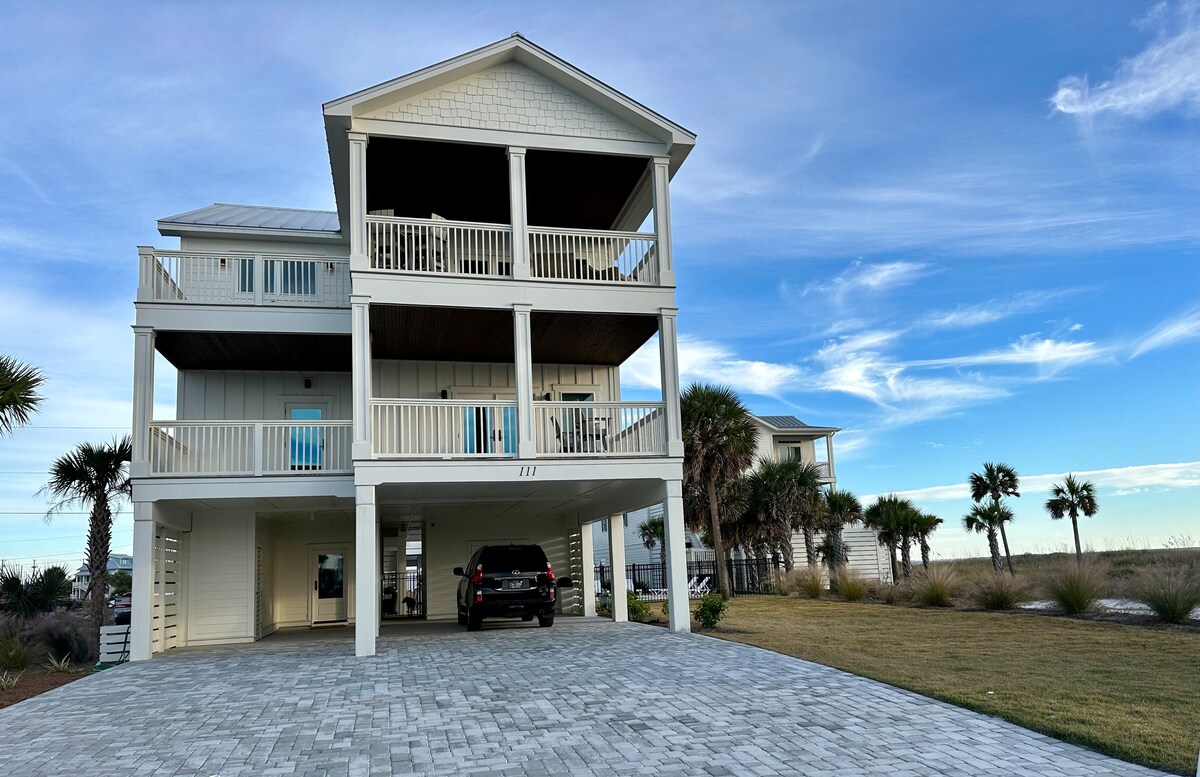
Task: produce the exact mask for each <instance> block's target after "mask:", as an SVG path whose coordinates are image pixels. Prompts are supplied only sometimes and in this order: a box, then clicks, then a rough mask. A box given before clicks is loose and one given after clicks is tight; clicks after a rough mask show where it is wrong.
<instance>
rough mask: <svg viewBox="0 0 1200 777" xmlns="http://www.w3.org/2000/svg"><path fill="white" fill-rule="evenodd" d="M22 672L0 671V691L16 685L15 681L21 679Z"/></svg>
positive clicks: (9, 689)
mask: <svg viewBox="0 0 1200 777" xmlns="http://www.w3.org/2000/svg"><path fill="white" fill-rule="evenodd" d="M23 674H25V673H24V672H17V673H16V674H12V673H9V672H0V692H5V691H11V690H12V689H13V688H16V687H17V682H18V681H19V680H20V679H21V675H23Z"/></svg>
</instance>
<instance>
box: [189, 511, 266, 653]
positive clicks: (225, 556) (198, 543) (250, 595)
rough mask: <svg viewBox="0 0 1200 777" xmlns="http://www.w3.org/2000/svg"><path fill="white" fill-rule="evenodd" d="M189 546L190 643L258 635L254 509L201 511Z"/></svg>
mask: <svg viewBox="0 0 1200 777" xmlns="http://www.w3.org/2000/svg"><path fill="white" fill-rule="evenodd" d="M188 545H189V555H190V557H189V559H188V586H187V592H186V596H187V597H188V603H187V618H188V628H187V641H188V644H189V645H206V644H219V643H223V642H249V641H251V640H253V639H254V612H253V609H252V607H253V601H254V577H253V573H254V514H253V513H250V512H212V513H204V514H203V515H197V516H195V518H194V519H193V522H192V531H191V535H190V536H189V537H188Z"/></svg>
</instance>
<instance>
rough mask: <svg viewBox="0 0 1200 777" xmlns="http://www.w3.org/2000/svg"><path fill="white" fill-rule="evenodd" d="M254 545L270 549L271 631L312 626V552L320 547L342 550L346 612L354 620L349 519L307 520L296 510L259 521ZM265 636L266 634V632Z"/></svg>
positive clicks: (325, 516) (319, 518) (351, 525)
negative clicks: (258, 530) (278, 516)
mask: <svg viewBox="0 0 1200 777" xmlns="http://www.w3.org/2000/svg"><path fill="white" fill-rule="evenodd" d="M261 525H262V526H263V529H262V531H261V532H260V533H259V536H258V538H257V539H258V543H259V544H260V545H262V546H263V547H264V548H269V549H270V551H269V552H270V556H271V588H272V602H271V609H272V611H273V616H274V623H273V624H272V626H273V627H274V628H285V627H288V626H307V625H309V624H310V623H312V614H311V612H310V608H311V605H312V584H313V579H314V575H315V570H314V569H313V567H312V563H313V562H312V550H313V549H314V548H324V547H344V548H345V549H346V608H347V609H346V612H347V616H348V617H349V619H350V620H351V621H353V620H354V612H355V610H354V593H355V591H354V582H355V581H354V558H355V556H354V521H353V520H352V519H351V518H350V516H348V515H347V516H332V517H331V516H327V515H320V514H317V515H315V516H313V517H312V518H311V519H310V518H308V517H307V516H305V515H304V514H303V513H302V512H300V511H297V513H296V517H288V518H282V519H274V520H271V521H269V522H263V524H261ZM268 633H269V631H268Z"/></svg>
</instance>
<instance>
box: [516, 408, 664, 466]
mask: <svg viewBox="0 0 1200 777" xmlns="http://www.w3.org/2000/svg"><path fill="white" fill-rule="evenodd" d="M664 412H665V410H664V405H663V403H661V402H651V403H635V402H535V403H534V408H533V413H534V432H535V435H536V443H537V454H538V455H539V456H549V457H554V456H665V455H666V453H667V425H666V418H665V415H664Z"/></svg>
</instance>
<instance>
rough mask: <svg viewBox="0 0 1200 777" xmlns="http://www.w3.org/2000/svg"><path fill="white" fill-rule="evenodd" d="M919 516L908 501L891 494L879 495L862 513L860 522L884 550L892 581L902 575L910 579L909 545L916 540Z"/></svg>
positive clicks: (910, 560)
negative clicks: (889, 559)
mask: <svg viewBox="0 0 1200 777" xmlns="http://www.w3.org/2000/svg"><path fill="white" fill-rule="evenodd" d="M920 515H921V511H920V510H918V509H917V508H916V507H915V506H914V505H913V503H912V502H910V501H909V500H907V499H901V498H900V497H898V496H896V495H895V494H888V495H887V496H881V497H879V498H878V499H876V500H875V504H873V505H871V506H870V507H868V508H867V509H866V510H865V511H863V517H862V522H863V525H864V526H866V527H867V528H868V529H874V530H875V531H876V533H877V534H878V537H879V544H880V545H886V546H887V547H888V551H889V554H890V556H891V559H892V579H893V580H896V579H897V578H899V576H900V575H899V574H898V573H903V575H904V579H905V580H908V579H909V578H910V577H912V555H911V552H912V542H913V540H914V539H916V537H917V522H918V519H919V517H920ZM897 548H899V550H900V569H899V570H897V568H896V550H897Z"/></svg>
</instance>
